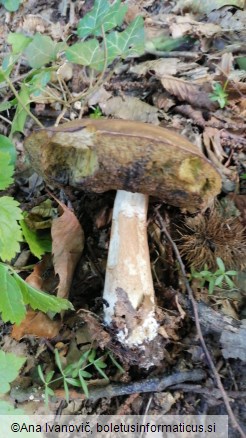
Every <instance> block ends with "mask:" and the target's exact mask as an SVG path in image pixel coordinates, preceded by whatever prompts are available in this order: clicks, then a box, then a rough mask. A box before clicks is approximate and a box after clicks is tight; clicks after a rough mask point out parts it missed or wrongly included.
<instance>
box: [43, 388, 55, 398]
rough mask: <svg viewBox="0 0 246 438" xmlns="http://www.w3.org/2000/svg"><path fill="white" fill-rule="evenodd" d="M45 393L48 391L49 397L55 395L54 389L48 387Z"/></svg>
mask: <svg viewBox="0 0 246 438" xmlns="http://www.w3.org/2000/svg"><path fill="white" fill-rule="evenodd" d="M45 391H47V395H48V396H49V395H50V396H52V395H54V394H55V393H54V391H53V389H51V388H49V387H48V386H46V388H45Z"/></svg>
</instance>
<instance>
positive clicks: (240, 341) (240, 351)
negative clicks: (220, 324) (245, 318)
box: [220, 323, 246, 362]
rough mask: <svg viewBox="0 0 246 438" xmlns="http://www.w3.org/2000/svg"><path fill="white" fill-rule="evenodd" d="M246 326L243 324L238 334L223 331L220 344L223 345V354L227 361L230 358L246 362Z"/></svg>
mask: <svg viewBox="0 0 246 438" xmlns="http://www.w3.org/2000/svg"><path fill="white" fill-rule="evenodd" d="M245 338H246V324H245V323H244V324H242V325H241V327H240V328H239V329H238V330H236V332H229V331H228V330H223V332H222V335H221V338H220V342H221V344H222V347H223V348H222V354H223V356H224V358H225V359H228V358H230V357H232V358H234V359H238V358H239V359H241V360H242V361H244V362H246V344H245Z"/></svg>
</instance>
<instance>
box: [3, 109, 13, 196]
mask: <svg viewBox="0 0 246 438" xmlns="http://www.w3.org/2000/svg"><path fill="white" fill-rule="evenodd" d="M6 103H8V102H6ZM1 152H6V153H8V154H9V155H10V164H12V166H14V165H15V162H16V149H15V146H14V145H13V143H12V141H11V140H10V139H9V138H8V137H6V136H5V135H1V134H0V153H1ZM2 171H3V169H2V163H1V160H0V179H1V174H2ZM0 190H1V187H0Z"/></svg>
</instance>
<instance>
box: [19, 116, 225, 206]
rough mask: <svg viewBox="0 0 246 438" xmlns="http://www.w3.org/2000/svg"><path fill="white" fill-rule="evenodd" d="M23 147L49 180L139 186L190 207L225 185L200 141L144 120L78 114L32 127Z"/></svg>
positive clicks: (99, 188)
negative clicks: (78, 117)
mask: <svg viewBox="0 0 246 438" xmlns="http://www.w3.org/2000/svg"><path fill="white" fill-rule="evenodd" d="M25 148H26V151H27V153H28V155H29V157H30V160H31V164H32V166H33V167H34V169H35V170H36V171H37V172H38V173H39V174H41V175H42V176H43V178H44V179H45V180H46V181H47V182H48V183H51V184H56V183H57V184H59V185H71V186H73V187H76V188H81V189H83V190H92V191H94V192H99V193H100V192H105V191H107V190H112V189H114V190H127V191H130V192H139V193H143V194H148V195H152V196H155V197H158V198H159V199H161V200H163V201H165V202H167V203H168V204H171V205H174V206H178V207H185V208H187V209H188V210H191V211H192V210H194V209H200V208H204V207H206V206H207V205H208V204H209V202H210V201H211V200H212V199H213V198H214V197H215V196H216V195H217V194H218V193H219V192H220V190H221V178H220V175H219V173H218V172H217V170H216V169H215V168H214V166H213V165H212V164H211V163H210V162H209V161H208V160H207V159H206V157H205V156H204V155H203V154H202V153H201V152H200V151H199V150H198V148H197V147H196V146H194V145H193V144H192V143H190V142H189V141H188V140H187V139H186V138H185V137H182V136H181V135H178V134H176V133H174V132H172V131H170V130H168V129H164V128H161V127H156V126H152V125H147V124H145V123H141V122H134V121H126V120H115V119H114V120H105V119H101V120H100V119H99V120H93V119H82V120H76V121H73V122H68V123H65V124H63V125H60V126H59V127H57V128H49V129H41V130H39V131H36V132H34V133H32V134H31V135H30V136H29V137H28V138H27V139H26V141H25Z"/></svg>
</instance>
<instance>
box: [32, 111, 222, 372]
mask: <svg viewBox="0 0 246 438" xmlns="http://www.w3.org/2000/svg"><path fill="white" fill-rule="evenodd" d="M25 148H26V151H27V153H28V155H29V157H30V160H31V163H32V165H33V167H34V168H35V169H36V171H37V172H38V173H39V174H41V175H42V176H43V178H44V179H45V180H46V181H47V182H48V183H51V184H53V185H54V184H59V185H71V186H73V187H76V188H80V189H83V190H92V191H95V192H98V193H99V192H105V191H107V190H112V189H114V190H117V194H116V198H115V203H114V208H113V221H112V228H111V239H110V245H109V252H108V261H107V267H106V278H105V286H104V292H103V297H104V299H105V303H106V304H105V306H104V321H105V323H106V324H107V325H109V326H111V327H112V328H113V329H114V330H115V332H116V336H117V339H118V340H119V341H120V342H121V343H122V344H123V346H124V347H126V348H129V349H135V350H136V349H137V350H138V351H139V350H142V351H145V352H146V351H147V350H146V349H147V348H148V345H150V344H151V343H153V342H155V340H156V339H157V336H158V322H157V319H156V315H155V297H154V286H153V280H152V275H151V265H150V256H149V250H148V239H147V222H146V218H147V209H148V198H149V196H154V197H155V198H158V199H160V200H162V201H164V202H166V203H168V204H171V205H173V206H177V207H181V208H186V209H187V210H188V211H191V212H192V211H196V210H200V209H205V208H206V207H207V206H208V205H209V204H210V203H211V201H212V200H213V199H214V197H215V196H216V195H217V194H218V193H219V192H220V190H221V178H220V176H219V174H218V172H217V171H216V169H215V168H214V167H213V165H212V164H211V163H210V162H209V161H208V160H207V159H206V157H205V156H204V155H203V154H202V153H201V152H200V151H199V150H198V148H197V147H196V146H194V145H193V144H192V143H190V142H189V141H188V140H187V139H186V138H185V137H183V136H181V135H178V134H176V133H175V132H173V131H171V130H168V129H164V128H161V127H156V126H152V125H148V124H144V123H140V122H133V121H126V120H104V119H102V120H101V119H99V120H92V119H83V120H77V121H73V122H68V123H65V124H63V125H61V126H59V127H57V128H47V129H43V130H39V131H37V132H35V133H33V134H31V135H30V136H29V137H28V138H27V140H26V142H25ZM151 354H152V353H151ZM152 363H153V361H152V359H151V358H150V359H149V362H148V365H149V364H152Z"/></svg>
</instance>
